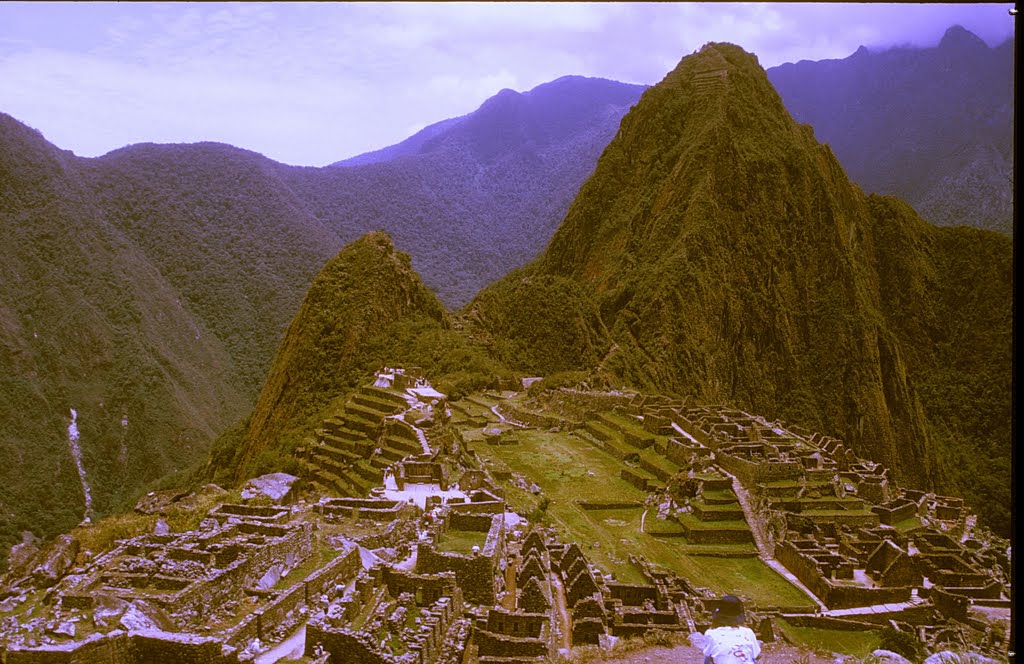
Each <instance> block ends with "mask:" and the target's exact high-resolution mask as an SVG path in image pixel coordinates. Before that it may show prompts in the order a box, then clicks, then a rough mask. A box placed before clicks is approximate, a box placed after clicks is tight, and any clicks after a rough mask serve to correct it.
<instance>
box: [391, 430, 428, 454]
mask: <svg viewBox="0 0 1024 664" xmlns="http://www.w3.org/2000/svg"><path fill="white" fill-rule="evenodd" d="M412 433H413V438H412V440H410V439H408V438H404V437H398V436H395V435H389V436H388V437H387V438H385V439H384V443H385V444H386V445H387V446H388V447H393V448H394V449H396V450H402V451H403V452H405V453H406V454H422V453H423V445H421V444H420V439H419V438H416V437H415V435H416V432H415V431H414V432H412Z"/></svg>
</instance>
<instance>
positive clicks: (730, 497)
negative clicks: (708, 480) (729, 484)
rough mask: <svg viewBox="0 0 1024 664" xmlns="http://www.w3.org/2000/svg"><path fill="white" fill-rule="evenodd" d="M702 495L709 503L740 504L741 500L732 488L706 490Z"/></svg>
mask: <svg viewBox="0 0 1024 664" xmlns="http://www.w3.org/2000/svg"><path fill="white" fill-rule="evenodd" d="M700 497H701V500H703V501H704V503H705V504H707V505H739V500H738V499H737V498H736V494H735V493H733V492H732V489H716V490H713V491H708V490H704V491H702V492H701V496H700Z"/></svg>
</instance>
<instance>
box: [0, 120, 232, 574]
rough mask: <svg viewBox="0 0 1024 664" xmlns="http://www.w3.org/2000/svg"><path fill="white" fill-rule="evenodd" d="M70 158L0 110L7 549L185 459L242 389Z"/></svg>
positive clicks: (1, 543) (215, 345)
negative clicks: (77, 457)
mask: <svg viewBox="0 0 1024 664" xmlns="http://www.w3.org/2000/svg"><path fill="white" fill-rule="evenodd" d="M80 163H81V162H80V160H78V159H76V158H74V157H73V155H70V154H68V153H65V152H61V151H59V150H57V149H56V148H54V147H53V146H52V145H50V144H49V143H47V142H46V141H45V140H44V139H43V138H42V136H40V135H39V134H38V133H37V132H35V131H33V130H31V129H29V128H28V127H25V126H24V125H22V124H20V123H18V122H17V121H15V120H13V119H12V118H10V117H9V116H6V115H2V114H0V227H2V228H3V229H4V240H5V241H4V242H2V243H0V458H2V459H3V463H0V547H2V550H3V553H4V554H6V550H7V547H8V546H9V545H10V544H11V543H12V542H13V541H15V540H16V539H18V538H19V536H20V533H21V531H23V530H31V531H33V532H35V533H36V534H37V535H44V536H51V535H53V534H55V533H57V532H60V531H64V530H67V529H68V528H70V527H71V526H74V525H76V524H77V523H79V522H80V521H81V520H82V519H83V517H84V516H92V515H100V514H104V513H109V512H111V511H112V510H114V509H117V508H119V507H121V506H122V502H123V501H124V500H125V499H126V498H129V497H131V496H132V495H133V494H134V492H136V491H138V490H139V489H141V488H142V487H143V486H144V485H145V484H146V483H149V482H153V481H155V480H156V479H158V478H160V477H162V476H164V475H166V474H168V473H170V472H173V471H175V470H178V469H180V468H182V467H184V466H186V465H188V464H190V463H193V462H196V461H198V460H199V459H201V458H202V457H203V456H204V455H205V453H206V450H207V445H208V441H209V440H210V438H211V437H212V436H213V435H215V434H216V433H217V432H219V431H220V430H222V429H223V427H224V426H226V425H227V424H228V423H229V422H231V421H232V420H233V419H234V418H235V417H237V416H238V415H239V414H240V410H241V407H242V403H243V402H242V399H241V396H240V394H239V392H238V391H237V390H236V389H235V388H234V387H232V386H231V384H230V382H229V381H228V377H229V376H230V374H231V371H232V362H233V361H232V358H231V356H230V355H229V353H228V351H227V350H226V349H225V347H224V346H223V344H221V343H220V342H219V341H218V340H217V338H216V337H215V336H214V335H213V334H211V333H210V330H209V329H208V327H206V325H205V324H204V322H203V321H202V319H201V318H199V317H197V316H196V315H194V313H193V311H192V310H191V309H190V308H189V307H188V305H187V304H186V303H183V302H182V301H181V299H180V297H179V295H178V293H177V292H176V291H175V290H174V288H172V287H171V286H170V285H169V284H168V283H167V281H166V280H165V279H164V277H163V276H162V275H161V273H160V272H159V270H158V269H156V267H155V266H154V265H153V264H152V263H151V262H149V260H148V259H147V257H146V255H145V254H144V253H143V252H141V251H139V249H138V248H137V247H136V246H135V245H134V244H133V243H132V242H131V241H130V239H129V238H127V237H126V236H125V235H124V234H123V233H122V232H121V230H120V229H119V228H118V227H117V226H116V225H115V224H113V223H111V222H110V220H109V219H108V218H107V216H106V215H105V214H104V211H103V209H102V208H101V207H100V206H99V205H98V204H97V202H96V199H95V196H94V195H93V191H92V190H91V189H90V188H89V186H88V183H87V180H86V178H85V177H83V175H82V173H81V170H80V168H79V166H80ZM72 412H74V414H75V416H74V418H72ZM72 423H73V424H74V429H71V431H70V432H69V427H70V426H71V425H72ZM76 430H77V438H76V440H75V441H74V442H75V443H76V444H77V448H78V449H79V450H80V459H81V467H82V473H84V479H81V478H80V477H79V470H78V466H77V464H76V462H75V458H74V451H73V448H74V447H75V446H74V445H72V441H71V440H69V438H74V437H75V436H74V435H73V433H74V432H75V431H76ZM83 483H84V485H85V486H84V487H83ZM85 487H87V490H88V494H89V500H90V501H91V504H90V505H88V506H87V505H86V494H85V491H86V488H85Z"/></svg>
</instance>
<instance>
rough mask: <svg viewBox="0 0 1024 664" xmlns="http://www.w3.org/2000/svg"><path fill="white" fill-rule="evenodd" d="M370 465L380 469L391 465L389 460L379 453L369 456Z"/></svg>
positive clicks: (382, 469)
mask: <svg viewBox="0 0 1024 664" xmlns="http://www.w3.org/2000/svg"><path fill="white" fill-rule="evenodd" d="M370 465H371V466H373V467H374V468H378V469H380V470H381V471H384V470H385V469H387V468H389V467H390V466H391V461H389V460H387V459H385V458H384V457H382V456H380V455H377V454H375V455H373V456H372V457H370Z"/></svg>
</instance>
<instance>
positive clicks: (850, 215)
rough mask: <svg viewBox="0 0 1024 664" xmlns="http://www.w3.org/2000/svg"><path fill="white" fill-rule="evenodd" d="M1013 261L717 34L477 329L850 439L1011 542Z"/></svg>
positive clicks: (483, 310) (486, 303) (540, 369)
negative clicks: (956, 501)
mask: <svg viewBox="0 0 1024 664" xmlns="http://www.w3.org/2000/svg"><path fill="white" fill-rule="evenodd" d="M978 256H984V259H982V260H981V261H978V264H976V265H975V264H973V262H972V257H978ZM1011 262H1012V249H1011V243H1010V240H1009V239H1008V238H1006V237H1005V236H1002V235H999V234H996V233H991V232H984V231H979V230H975V229H941V228H936V227H934V226H931V225H929V224H927V223H925V222H924V221H922V220H921V219H920V217H918V216H917V215H916V214H915V213H914V211H913V210H912V209H911V208H910V207H909V206H907V205H906V204H904V203H902V202H900V201H898V200H896V199H893V198H884V197H878V196H865V195H864V194H863V193H862V191H861V190H860V189H859V188H858V187H857V186H856V185H854V184H852V183H851V182H850V180H849V179H848V178H847V176H846V174H845V172H844V170H843V168H842V167H841V166H840V163H839V161H838V160H837V158H836V157H835V156H834V155H833V153H832V151H831V150H830V148H829V147H828V146H827V145H823V144H821V143H819V142H818V141H817V140H816V138H815V131H814V129H812V128H811V127H810V126H808V125H801V124H798V123H797V122H795V121H794V120H793V119H792V118H791V117H790V115H789V113H788V112H787V111H786V109H785V107H784V105H783V101H782V99H781V98H780V96H779V95H778V94H777V93H776V92H775V90H774V89H773V88H772V86H771V83H770V82H769V80H768V78H767V76H766V74H765V72H764V70H763V69H761V67H760V66H759V65H758V63H757V59H756V58H755V57H754V56H752V55H750V54H748V53H746V52H744V51H743V50H742V49H740V48H738V47H736V46H732V45H729V44H713V45H708V46H706V47H705V48H703V49H702V50H701V51H700V52H699V53H697V54H694V55H692V56H688V57H687V58H684V59H683V60H682V62H681V63H680V64H679V66H678V67H677V68H676V69H675V70H674V71H673V72H671V73H670V74H669V75H668V76H666V78H665V79H664V80H663V81H662V82H661V83H659V84H658V85H656V86H654V87H653V88H651V89H649V90H648V91H647V92H645V93H644V95H643V96H642V98H641V100H640V102H639V103H638V104H637V106H636V107H634V109H633V110H632V111H630V113H628V114H627V115H626V116H625V117H624V118H623V121H622V126H621V129H620V131H619V133H618V134H617V135H616V137H615V138H614V139H613V140H612V142H611V143H610V144H609V146H608V148H607V149H606V150H605V152H604V153H603V154H602V156H601V158H600V160H599V162H598V166H597V168H596V170H595V172H594V175H593V176H592V177H591V178H590V179H589V180H588V181H587V183H586V184H585V185H584V186H583V188H582V189H581V191H580V194H579V195H578V196H577V198H576V200H575V201H574V202H573V204H572V206H571V207H570V209H569V213H568V215H567V216H566V219H565V221H564V222H563V224H562V225H561V227H560V228H559V230H558V231H557V232H556V233H555V235H554V237H553V238H552V240H551V242H550V244H549V245H548V248H547V249H546V251H545V252H544V253H543V254H542V255H541V257H540V258H538V260H537V261H535V262H534V263H532V264H531V265H530V266H528V267H526V268H524V269H523V270H520V271H517V272H514V273H512V274H510V275H508V276H507V277H505V278H504V279H502V280H500V281H499V282H497V283H496V284H494V285H492V286H490V287H488V288H487V289H485V290H484V291H483V292H481V293H480V294H479V295H478V297H477V298H476V299H475V300H474V302H473V303H471V304H470V306H469V308H468V313H467V321H468V324H469V325H470V326H471V329H474V330H475V332H476V333H477V334H479V335H482V336H483V337H484V338H486V339H488V340H489V341H490V343H491V346H492V348H493V349H494V352H495V353H496V354H497V355H498V357H499V359H501V360H503V361H505V362H506V363H508V364H509V366H511V367H513V368H516V369H519V370H522V371H524V372H529V373H536V374H537V375H548V374H550V373H551V372H553V371H564V370H590V369H593V368H594V367H595V358H597V359H599V361H598V362H597V363H596V365H597V366H599V367H600V369H601V370H602V371H603V372H605V373H607V374H611V375H612V376H616V377H618V378H619V379H621V380H624V381H626V382H627V383H629V384H632V385H635V386H637V387H640V388H643V389H648V390H660V391H665V392H669V393H673V394H682V395H691V396H692V397H693V398H695V399H696V400H697V401H698V402H702V403H734V404H737V405H739V406H740V407H743V408H747V409H749V410H751V411H752V412H761V413H765V414H766V415H768V416H770V417H778V418H781V419H784V420H787V421H792V422H799V423H803V424H805V425H807V426H808V427H810V428H811V429H814V430H820V431H825V432H828V433H830V434H832V435H836V436H838V437H841V438H843V439H844V440H845V441H847V442H848V443H849V444H851V445H852V447H853V448H854V449H855V450H857V451H858V453H860V454H863V455H864V456H866V457H868V458H872V459H875V460H877V461H879V462H882V463H884V464H885V465H887V466H888V467H889V468H890V469H891V470H892V471H893V472H894V474H895V477H897V478H898V480H899V481H901V482H903V483H906V484H908V485H911V486H919V487H924V488H937V487H939V488H943V489H948V488H955V489H956V490H957V491H958V492H962V493H964V494H965V495H967V496H968V498H969V499H971V501H972V503H973V504H974V505H975V506H976V507H977V509H978V510H979V511H980V512H981V513H982V514H983V518H985V519H987V520H988V521H989V523H991V524H993V525H994V526H995V527H996V528H998V529H999V530H1000V531H1002V532H1006V531H1007V530H1008V527H1009V514H1008V512H1007V509H1008V505H1009V502H1010V501H1009V494H1008V491H1009V486H1010V483H1009V458H1010V436H1009V421H1010V394H1011V385H1010V380H1011V379H1010V361H1009V358H1010V352H1011V348H1012V338H1011V330H1010V320H1011V300H1012V282H1011ZM555 309H558V310H559V311H561V312H562V315H563V316H564V317H566V318H568V319H569V320H557V322H555V323H552V324H548V323H547V321H548V320H549V319H548V316H547V312H549V311H553V310H555ZM538 337H540V338H542V339H543V340H544V341H543V345H540V346H539V345H538V344H537V339H538ZM528 349H533V351H534V352H530V351H529V350H528ZM954 367H955V368H954ZM954 395H957V396H954ZM960 400H963V401H960ZM958 401H959V403H958ZM967 403H970V404H971V406H970V407H966V404H967ZM971 411H974V412H976V413H977V414H978V417H975V416H973V415H968V414H967V413H968V412H971ZM981 413H984V415H981ZM982 466H984V468H985V471H984V472H985V473H988V477H990V478H991V482H989V481H986V482H977V477H978V476H979V475H981V474H982Z"/></svg>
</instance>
